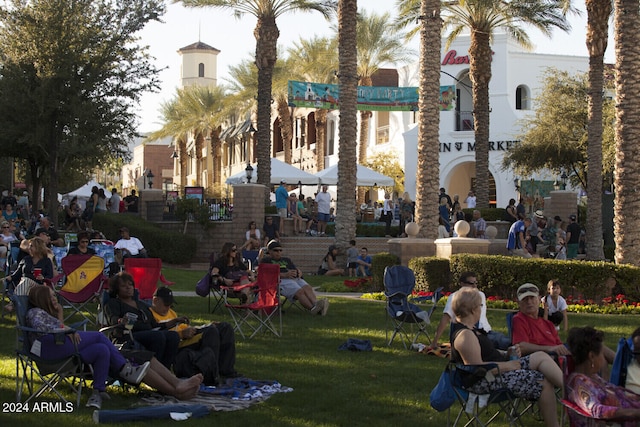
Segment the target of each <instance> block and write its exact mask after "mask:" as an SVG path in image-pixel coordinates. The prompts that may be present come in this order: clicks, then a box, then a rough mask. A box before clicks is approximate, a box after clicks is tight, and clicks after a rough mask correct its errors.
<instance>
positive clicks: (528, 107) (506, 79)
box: [327, 34, 589, 207]
mask: <svg viewBox="0 0 640 427" xmlns="http://www.w3.org/2000/svg"><path fill="white" fill-rule="evenodd" d="M468 47H469V36H468V35H467V36H464V35H463V36H460V37H459V38H458V39H457V40H456V41H455V42H454V43H453V44H452V46H451V47H450V48H449V49H448V50H445V49H444V47H443V49H442V60H441V74H440V85H441V86H449V85H455V87H456V97H457V100H456V106H455V108H454V109H452V110H451V111H442V112H441V113H440V186H441V187H445V188H446V189H447V193H448V194H450V195H452V196H453V195H454V194H459V195H460V200H461V201H464V199H465V197H466V195H467V193H468V191H469V190H470V189H471V188H473V184H474V180H475V153H474V132H473V114H472V109H473V108H472V93H471V81H470V80H469V76H468V73H469V61H468V56H467V55H468V53H467V50H468ZM492 49H493V52H494V54H493V61H492V78H491V82H490V85H489V93H490V95H489V96H490V111H491V113H490V136H489V139H490V141H491V144H492V145H491V147H490V154H489V169H490V172H491V174H492V176H493V181H494V182H493V183H492V185H491V187H490V188H491V190H490V197H491V200H492V201H493V200H495V202H496V204H497V206H499V207H505V206H506V205H507V203H508V201H509V199H510V198H516V196H517V195H518V194H517V193H516V188H515V185H514V179H519V180H520V181H519V184H520V186H521V188H522V190H523V196H524V194H525V192H531V193H532V195H533V193H541V196H542V197H544V193H546V192H547V191H549V190H551V189H552V188H550V187H552V183H553V181H554V180H555V179H556V177H555V176H550V175H547V176H542V175H541V176H534V177H516V176H515V175H514V173H513V172H512V171H503V170H502V158H503V155H504V153H505V151H506V150H507V149H508V148H509V147H511V146H512V144H513V143H514V141H517V139H518V134H519V133H520V125H519V124H518V121H519V120H521V119H523V118H524V117H526V116H528V115H530V114H532V113H533V110H535V107H536V106H535V102H534V99H535V98H536V97H537V96H538V94H539V92H540V90H541V89H542V78H543V73H544V71H545V70H546V69H548V68H549V67H555V68H557V69H559V70H562V71H567V72H570V73H575V72H586V71H587V70H588V64H589V61H588V58H587V57H579V56H564V55H548V54H538V53H530V52H527V51H525V50H524V49H523V48H522V47H520V46H519V45H518V44H517V43H516V42H515V41H513V40H511V39H510V38H509V37H508V36H507V35H506V34H497V35H495V37H494V42H493V45H492ZM398 71H399V79H400V80H399V86H418V85H419V74H418V73H419V71H418V64H413V65H411V66H407V67H405V68H402V69H400V70H398ZM416 119H417V113H414V112H375V113H374V114H373V117H372V118H371V124H370V132H371V133H370V135H369V141H370V142H369V153H370V155H372V154H375V153H378V152H385V153H391V152H395V153H397V155H398V158H399V161H400V163H401V164H403V166H404V169H405V190H406V191H407V192H408V193H409V194H410V195H411V197H412V198H414V199H415V191H416V165H417V136H418V131H417V126H416ZM335 128H336V132H337V125H336V126H335ZM549 131H553V130H552V129H550V130H549ZM327 133H328V138H331V139H334V140H337V139H338V138H337V134H336V135H335V137H334V136H331V135H330V134H329V129H328V132H327ZM336 161H337V155H336V156H335V159H330V160H329V161H328V162H327V164H328V165H329V164H333V163H335V162H336ZM532 178H533V180H532ZM493 184H495V185H493ZM434 198H435V197H434ZM464 206H465V205H464V204H463V207H464Z"/></svg>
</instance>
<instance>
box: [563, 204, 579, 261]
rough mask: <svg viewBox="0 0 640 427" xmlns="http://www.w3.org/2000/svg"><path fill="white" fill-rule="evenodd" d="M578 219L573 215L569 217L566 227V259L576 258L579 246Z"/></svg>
mask: <svg viewBox="0 0 640 427" xmlns="http://www.w3.org/2000/svg"><path fill="white" fill-rule="evenodd" d="M577 219H578V217H577V216H576V215H575V214H571V215H569V221H571V222H570V223H569V225H567V237H566V239H565V242H567V259H574V258H575V257H577V256H578V248H579V246H580V224H578V222H577Z"/></svg>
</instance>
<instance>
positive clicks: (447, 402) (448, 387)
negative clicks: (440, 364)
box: [429, 365, 456, 412]
mask: <svg viewBox="0 0 640 427" xmlns="http://www.w3.org/2000/svg"><path fill="white" fill-rule="evenodd" d="M455 401H456V393H455V391H454V390H453V384H451V369H450V368H449V365H447V367H446V368H444V372H442V374H441V375H440V379H439V380H438V384H436V386H435V387H434V388H433V390H431V393H430V394H429V403H430V404H431V407H432V408H433V409H435V410H436V411H438V412H442V411H446V410H447V409H449V407H451V405H453V403H454V402H455Z"/></svg>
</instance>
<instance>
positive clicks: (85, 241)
mask: <svg viewBox="0 0 640 427" xmlns="http://www.w3.org/2000/svg"><path fill="white" fill-rule="evenodd" d="M80 243H89V241H88V240H80Z"/></svg>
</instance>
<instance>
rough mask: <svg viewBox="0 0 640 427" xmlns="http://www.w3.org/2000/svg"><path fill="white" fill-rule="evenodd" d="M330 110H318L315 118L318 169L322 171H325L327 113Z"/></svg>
mask: <svg viewBox="0 0 640 427" xmlns="http://www.w3.org/2000/svg"><path fill="white" fill-rule="evenodd" d="M328 112H329V110H323V109H320V110H316V111H315V113H314V117H315V119H316V169H317V170H318V171H321V170H323V169H324V156H325V154H326V153H325V147H326V138H327V113H328Z"/></svg>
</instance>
